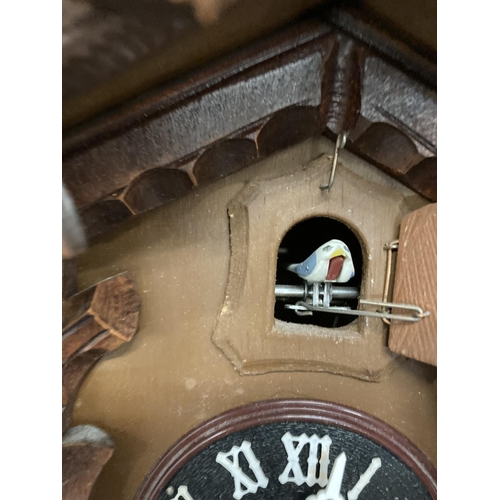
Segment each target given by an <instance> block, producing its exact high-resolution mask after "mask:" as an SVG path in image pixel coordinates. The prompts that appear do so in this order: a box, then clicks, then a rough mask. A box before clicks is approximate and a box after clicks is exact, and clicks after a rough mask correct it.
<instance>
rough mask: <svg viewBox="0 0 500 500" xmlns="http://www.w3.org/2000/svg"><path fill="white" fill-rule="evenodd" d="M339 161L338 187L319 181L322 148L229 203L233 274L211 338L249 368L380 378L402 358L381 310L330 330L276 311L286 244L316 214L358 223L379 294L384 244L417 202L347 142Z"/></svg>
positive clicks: (366, 273)
mask: <svg viewBox="0 0 500 500" xmlns="http://www.w3.org/2000/svg"><path fill="white" fill-rule="evenodd" d="M339 163H340V164H339V166H338V168H337V172H336V176H335V182H334V186H333V188H332V190H331V192H325V191H321V190H320V189H319V186H320V184H322V182H324V181H325V180H326V179H327V178H328V174H329V170H330V165H331V157H330V156H329V155H323V156H321V157H319V158H318V159H316V160H315V161H313V162H310V163H309V164H307V165H304V166H302V167H301V168H297V170H296V171H295V172H294V173H293V174H291V175H286V176H283V177H278V178H274V179H270V180H266V181H262V182H255V183H251V184H249V185H248V186H247V187H245V188H244V189H243V190H242V191H241V192H240V193H238V195H237V196H235V197H234V198H233V199H232V200H231V201H230V202H229V203H228V208H227V209H228V214H229V224H230V238H231V241H230V243H231V260H230V263H229V278H228V284H227V288H226V299H225V302H224V305H223V307H222V310H221V312H220V316H219V318H218V322H217V325H216V328H215V331H214V334H213V337H212V338H213V341H214V342H215V344H216V345H217V346H218V347H219V348H220V349H221V350H222V351H223V352H224V354H225V355H226V356H227V357H228V358H229V359H230V360H231V362H232V363H233V365H234V366H235V368H236V369H237V370H238V371H239V372H240V373H242V374H257V373H265V372H269V371H282V370H286V371H294V370H304V371H308V370H314V371H329V372H331V373H340V374H343V375H349V376H353V377H358V378H362V379H364V380H370V381H378V380H380V379H381V378H382V377H383V376H384V375H385V373H386V372H387V370H388V369H389V367H390V366H391V364H392V363H393V362H394V357H393V356H392V355H391V353H390V351H389V350H388V349H387V347H386V346H387V344H386V342H387V340H386V329H385V327H384V325H383V323H382V322H381V321H380V320H379V319H378V318H365V319H363V320H357V321H354V322H352V323H350V324H349V325H347V326H345V327H339V328H335V329H331V328H323V327H318V326H313V325H308V324H296V323H287V322H285V321H281V320H279V319H276V318H275V317H274V302H275V297H274V286H275V283H276V265H277V254H278V247H279V244H280V242H281V240H282V239H283V237H284V235H285V234H286V233H287V232H288V231H289V230H290V228H291V227H293V226H294V225H295V224H297V223H298V222H300V221H302V220H304V219H307V218H310V217H332V218H335V219H336V220H340V221H342V222H343V223H344V224H346V225H347V226H348V227H350V228H352V229H353V230H354V231H355V234H356V235H357V237H358V240H359V241H360V244H361V246H362V251H363V261H364V268H363V270H362V273H363V280H362V285H361V296H362V297H367V298H372V299H373V300H376V299H377V298H381V295H382V292H383V290H382V289H383V283H384V272H385V260H384V258H383V247H384V244H385V243H387V242H389V241H392V240H393V239H394V238H395V237H396V235H397V229H398V226H399V224H400V222H401V219H402V215H404V211H406V213H409V211H410V210H409V208H408V207H405V197H406V196H408V194H409V193H408V190H406V189H405V188H404V187H403V186H401V185H400V184H397V183H391V182H388V179H389V178H388V177H386V176H384V175H383V174H381V173H380V172H378V171H377V170H375V169H371V170H370V168H369V167H366V166H365V165H362V164H361V163H360V162H359V161H357V160H356V158H355V157H353V156H352V155H350V154H349V153H347V152H345V151H342V153H341V155H340V162H339ZM297 167H298V166H297ZM421 201H423V200H421ZM351 207H353V208H351ZM354 207H355V210H354ZM330 237H334V235H331V236H330ZM325 238H326V239H328V238H327V237H326V236H325ZM358 272H361V270H358ZM243 325H244V326H243ZM304 339H307V341H306V342H304ZM339 344H341V345H342V349H339V348H338V345H339Z"/></svg>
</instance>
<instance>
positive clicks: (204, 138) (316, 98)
mask: <svg viewBox="0 0 500 500" xmlns="http://www.w3.org/2000/svg"><path fill="white" fill-rule="evenodd" d="M325 19H326V18H325ZM332 19H333V18H332ZM334 22H338V23H340V24H339V26H341V28H339V29H337V28H335V27H333V26H332V24H330V23H328V22H325V20H319V19H312V20H309V21H306V22H302V23H298V24H296V25H294V26H292V27H290V28H288V29H286V30H283V31H282V32H278V33H276V34H275V35H273V36H272V37H270V38H269V39H266V40H263V41H260V42H258V43H256V44H255V45H253V46H250V47H247V48H246V49H244V50H242V51H241V52H239V53H237V54H234V55H232V56H230V57H228V58H226V59H224V60H221V61H218V62H215V63H214V64H212V65H211V66H208V67H207V68H204V69H202V70H199V71H197V72H196V73H194V74H193V75H192V76H191V77H190V78H189V79H185V80H181V81H178V82H176V83H175V84H171V85H169V86H167V87H164V88H158V89H157V91H155V92H152V93H151V94H149V95H147V96H144V97H143V98H141V99H139V100H138V101H137V102H134V103H131V104H130V105H128V106H125V107H124V108H123V109H120V110H119V111H116V112H114V113H111V114H109V115H108V116H106V117H103V118H102V119H101V120H98V121H95V122H94V123H90V124H88V125H87V126H82V127H80V128H78V129H75V130H73V131H72V132H70V133H69V134H68V135H66V136H65V138H64V141H63V150H64V159H63V179H64V182H65V185H66V186H67V188H68V190H69V191H70V193H71V195H72V196H73V198H74V200H75V203H76V205H77V207H78V209H79V210H80V211H81V214H82V221H83V225H84V226H85V230H86V233H87V235H88V236H89V238H90V239H91V241H93V239H94V238H95V237H96V236H97V235H98V234H100V233H102V232H105V231H106V230H108V229H110V228H111V227H113V226H115V225H117V224H121V223H123V222H124V221H126V220H127V219H129V218H131V217H133V216H135V215H137V214H139V213H141V212H144V211H146V210H150V209H152V208H155V207H158V206H160V205H162V204H165V203H167V202H171V201H173V200H175V199H177V198H180V197H182V196H186V195H187V194H188V193H189V192H190V191H192V190H193V189H195V190H196V189H199V188H201V187H202V186H204V185H206V184H207V183H210V182H213V181H214V180H216V179H218V178H220V177H222V176H226V175H230V174H232V173H234V172H235V171H237V170H239V169H241V168H245V167H248V166H249V165H251V164H252V163H256V162H258V161H261V160H262V159H264V158H266V157H268V156H269V155H271V154H273V153H275V152H277V151H280V150H283V149H285V148H287V147H290V146H291V145H294V144H297V143H299V142H300V141H302V140H304V139H307V138H308V137H311V136H316V135H319V134H321V133H324V134H325V135H327V136H328V137H333V138H334V135H335V134H337V133H338V132H340V131H341V130H347V131H349V132H350V134H349V142H348V144H347V149H351V150H353V151H355V152H356V153H358V154H362V155H363V157H364V158H365V159H368V160H370V162H371V163H372V164H374V165H376V166H377V167H379V168H381V169H383V170H384V171H385V172H386V173H388V174H389V175H392V176H394V177H396V178H397V179H398V180H399V181H400V182H402V183H404V184H406V185H407V186H409V187H410V188H411V189H413V190H415V191H417V192H418V193H419V194H422V195H423V196H425V197H426V198H428V199H429V200H431V201H435V198H433V196H435V188H434V190H433V189H432V187H433V186H435V184H436V182H435V175H433V174H434V172H435V162H434V163H432V162H431V163H425V159H427V158H435V156H436V154H437V149H436V90H435V85H434V84H433V83H432V82H429V81H428V79H424V81H422V80H421V79H420V80H419V79H418V78H417V77H415V75H414V72H415V71H416V70H417V69H418V68H420V66H421V64H420V63H419V62H418V61H420V59H419V58H418V57H417V60H416V61H413V63H414V64H411V61H412V57H411V56H410V55H409V54H408V53H407V52H405V54H404V57H398V54H399V53H398V51H397V50H392V49H391V50H389V51H387V50H385V49H384V50H383V51H382V52H383V54H382V55H381V53H380V52H379V49H378V48H381V47H386V45H387V44H386V45H384V44H382V45H380V43H379V44H372V43H371V42H370V40H371V38H370V36H372V35H369V36H368V37H363V36H360V34H362V33H364V30H366V27H367V24H366V23H363V22H357V24H355V27H356V34H354V33H350V34H346V33H345V31H343V30H344V28H346V26H347V27H348V26H350V24H349V22H347V21H346V20H345V19H344V18H341V19H339V18H337V17H335V19H334ZM346 22H347V24H346ZM351 24H352V23H351ZM351 28H353V26H351ZM351 32H352V29H351ZM368 32H369V33H371V31H370V30H368ZM379 46H380V47H379ZM377 47H378V48H377ZM381 50H382V49H381ZM410 52H411V51H410ZM399 55H400V54H399ZM410 68H412V70H411V71H410ZM421 69H422V68H421ZM422 71H423V70H422ZM410 97H411V98H410ZM370 125H371V126H370Z"/></svg>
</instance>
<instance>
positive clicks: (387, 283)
mask: <svg viewBox="0 0 500 500" xmlns="http://www.w3.org/2000/svg"><path fill="white" fill-rule="evenodd" d="M398 247H399V240H394V241H391V242H390V243H389V244H388V245H385V246H384V250H385V251H386V252H387V261H386V265H385V280H384V293H383V295H382V302H387V300H388V299H389V286H390V284H391V274H392V253H393V252H394V251H396V250H397V249H398ZM382 311H383V312H388V309H387V307H383V308H382ZM382 321H383V322H384V323H385V324H386V325H390V324H391V322H390V320H389V319H388V318H387V317H384V318H382Z"/></svg>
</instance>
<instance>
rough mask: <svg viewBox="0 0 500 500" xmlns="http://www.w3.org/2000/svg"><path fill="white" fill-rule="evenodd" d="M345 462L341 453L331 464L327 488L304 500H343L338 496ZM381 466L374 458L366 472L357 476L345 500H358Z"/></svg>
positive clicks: (380, 461) (345, 458)
mask: <svg viewBox="0 0 500 500" xmlns="http://www.w3.org/2000/svg"><path fill="white" fill-rule="evenodd" d="M346 460H347V457H346V454H345V453H344V452H342V453H341V454H340V455H339V456H338V457H337V458H336V459H335V462H334V463H333V467H332V471H331V473H330V479H329V480H328V485H327V487H326V488H325V489H324V490H319V491H318V493H316V495H309V496H308V497H307V498H306V500H344V497H343V496H342V495H341V494H340V488H341V486H342V480H343V479H344V470H345V465H346ZM381 466H382V460H380V458H378V457H377V458H374V459H373V460H372V461H371V463H370V465H369V466H368V468H367V469H366V471H365V472H363V474H361V476H359V480H358V482H357V483H356V485H355V486H354V488H352V489H351V490H349V491H348V492H347V500H358V497H359V494H360V493H361V492H362V491H363V490H364V489H365V486H366V485H367V484H368V483H369V482H370V479H371V478H372V477H373V475H374V474H375V472H377V471H378V470H379V469H380V467H381Z"/></svg>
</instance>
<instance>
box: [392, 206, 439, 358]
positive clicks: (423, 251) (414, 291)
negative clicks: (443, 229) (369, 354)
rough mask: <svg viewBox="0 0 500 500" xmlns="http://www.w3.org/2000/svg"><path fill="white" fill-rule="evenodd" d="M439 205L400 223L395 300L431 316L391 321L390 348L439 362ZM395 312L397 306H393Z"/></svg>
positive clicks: (409, 355) (410, 355) (400, 352)
mask: <svg viewBox="0 0 500 500" xmlns="http://www.w3.org/2000/svg"><path fill="white" fill-rule="evenodd" d="M436 267H437V204H435V203H434V204H432V205H428V206H426V207H423V208H420V209H419V210H416V211H415V212H413V213H411V214H410V215H408V216H406V217H405V218H404V220H403V222H402V223H401V230H400V235H399V250H398V258H397V264H396V275H395V281H394V294H393V301H394V302H396V303H405V304H415V305H418V306H420V307H422V309H424V311H429V312H430V316H429V317H426V318H423V319H422V320H421V321H419V322H417V323H404V322H396V321H393V322H391V327H390V335H389V348H390V349H391V350H392V351H394V352H396V353H398V354H402V355H404V356H407V357H409V358H413V359H416V360H418V361H423V362H424V363H429V364H431V365H434V366H436V365H437V269H436ZM394 311H395V312H396V311H397V309H394Z"/></svg>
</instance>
